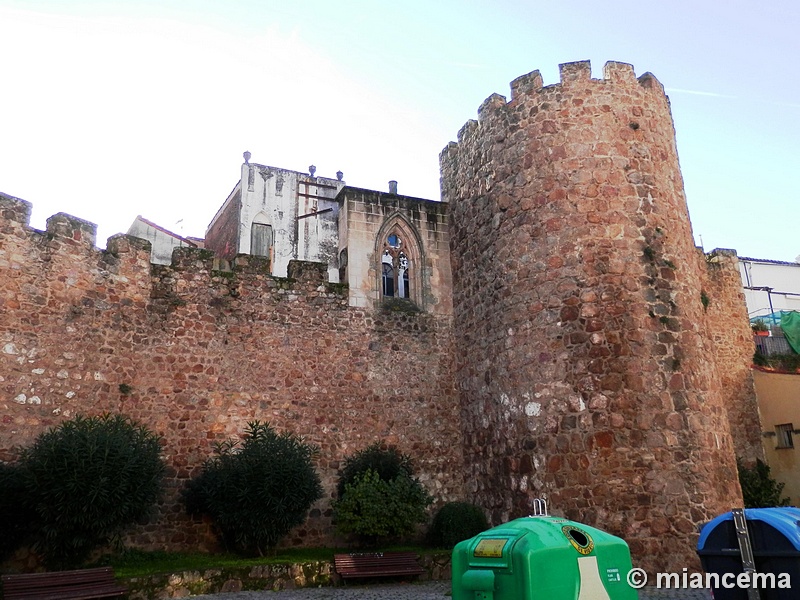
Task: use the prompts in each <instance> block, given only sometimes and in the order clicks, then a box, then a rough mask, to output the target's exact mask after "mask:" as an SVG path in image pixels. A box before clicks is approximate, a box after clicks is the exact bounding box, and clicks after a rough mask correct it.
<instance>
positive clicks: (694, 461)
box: [441, 62, 741, 571]
mask: <svg viewBox="0 0 800 600" xmlns="http://www.w3.org/2000/svg"><path fill="white" fill-rule="evenodd" d="M511 88H512V98H511V100H510V101H509V102H506V100H505V98H503V97H501V96H498V95H493V96H491V97H489V98H488V99H487V100H486V101H485V102H484V103H483V104H482V106H481V107H480V109H479V120H478V121H477V122H475V121H471V122H468V123H467V124H466V125H465V126H464V127H463V128H462V130H461V131H460V132H459V136H458V140H459V141H458V143H451V144H450V145H449V146H448V147H446V148H445V149H444V151H443V152H442V156H441V168H442V198H443V200H446V201H448V202H449V204H450V212H451V220H450V225H451V232H450V240H451V244H450V245H451V253H452V263H453V310H454V315H455V318H454V327H455V335H456V345H457V348H458V353H457V355H456V360H457V367H456V373H457V381H458V382H459V386H460V395H461V411H462V419H463V428H464V449H465V463H466V465H467V469H468V470H469V477H468V481H467V484H466V485H467V493H468V494H469V495H470V496H471V497H473V498H474V499H475V500H476V501H477V502H478V503H480V504H481V505H483V506H484V507H486V508H488V509H490V510H491V512H492V516H493V520H494V522H495V523H497V522H500V521H504V520H506V519H508V518H511V517H516V516H520V515H524V514H528V513H529V512H530V499H531V498H533V497H537V496H546V497H548V498H549V500H550V504H551V507H552V510H553V511H554V512H556V513H559V512H560V513H563V514H565V515H566V516H568V517H570V518H574V519H576V520H578V521H582V522H585V523H588V524H590V525H597V526H599V527H601V528H603V529H606V530H608V531H611V532H613V533H615V534H618V535H621V536H622V537H624V538H625V539H626V540H627V541H628V542H629V544H630V547H631V551H632V553H633V556H634V560H635V562H636V563H637V564H638V565H640V566H644V567H645V568H648V569H650V570H653V571H655V570H658V571H670V570H676V571H680V569H681V568H683V567H686V566H693V565H697V558H696V555H695V553H694V544H695V541H696V531H697V529H696V528H697V524H698V523H700V522H702V521H704V520H707V519H709V518H710V517H712V516H714V515H716V514H719V513H720V512H723V511H726V510H730V507H731V503H732V502H733V503H734V504H735V502H736V501H735V499H736V498H740V495H741V492H740V489H739V485H738V482H737V477H736V469H735V462H734V451H733V442H732V439H731V435H730V431H729V428H728V423H727V418H726V417H727V415H726V410H725V407H724V405H723V400H722V395H721V383H720V380H719V377H718V375H717V368H716V364H715V363H714V357H713V356H712V355H709V353H708V352H707V351H706V348H705V345H704V342H703V339H702V335H703V327H704V326H703V323H704V311H703V306H702V303H701V298H700V293H699V291H700V289H701V280H702V277H703V274H702V273H701V270H700V266H699V265H698V262H697V260H696V257H695V249H694V244H693V238H692V234H691V226H690V223H689V216H688V211H687V207H686V202H685V198H684V192H683V183H682V179H681V174H680V169H679V165H678V157H677V152H676V148H675V137H674V130H673V125H672V120H671V115H670V109H669V103H668V100H667V98H666V96H665V95H664V91H663V88H662V86H661V85H660V83H659V82H658V81H657V80H656V79H655V78H654V77H653V76H652V75H650V74H646V75H643V76H642V77H640V78H639V79H638V80H637V79H636V77H635V75H634V72H633V68H632V67H631V66H630V65H625V64H621V63H608V64H607V65H606V67H605V70H604V78H603V79H600V80H596V79H591V70H590V66H589V64H588V62H581V63H571V64H566V65H562V66H561V82H560V83H559V84H557V85H551V86H547V87H543V86H542V79H541V76H540V75H539V73H538V72H534V73H531V74H529V75H526V76H524V77H520V78H519V79H517V80H515V81H514V82H512V84H511Z"/></svg>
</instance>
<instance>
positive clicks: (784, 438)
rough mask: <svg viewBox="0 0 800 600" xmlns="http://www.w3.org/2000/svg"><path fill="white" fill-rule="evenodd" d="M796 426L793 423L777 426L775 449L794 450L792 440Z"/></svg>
mask: <svg viewBox="0 0 800 600" xmlns="http://www.w3.org/2000/svg"><path fill="white" fill-rule="evenodd" d="M793 431H794V426H793V425H792V424H791V423H783V424H781V425H776V426H775V434H776V438H775V442H776V443H775V447H776V448H794V440H793V439H792V432H793Z"/></svg>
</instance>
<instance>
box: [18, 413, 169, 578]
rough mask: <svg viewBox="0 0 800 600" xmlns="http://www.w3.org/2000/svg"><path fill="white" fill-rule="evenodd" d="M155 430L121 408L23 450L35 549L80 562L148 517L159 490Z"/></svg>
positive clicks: (60, 562)
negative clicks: (119, 410) (122, 411)
mask: <svg viewBox="0 0 800 600" xmlns="http://www.w3.org/2000/svg"><path fill="white" fill-rule="evenodd" d="M160 454H161V444H160V443H159V438H158V436H157V435H155V434H154V433H152V432H151V431H149V430H148V429H147V428H146V427H144V426H143V425H141V424H139V423H137V422H135V421H133V420H131V419H130V418H128V417H125V416H123V415H110V414H105V415H102V416H96V417H83V416H78V417H75V418H74V419H72V420H70V421H64V422H63V423H61V424H60V425H58V426H57V427H53V428H51V429H50V430H48V431H46V432H45V433H43V434H41V435H40V436H39V437H38V438H37V439H36V441H35V442H34V444H33V446H31V447H30V448H25V449H23V450H22V451H21V452H20V458H19V467H20V471H21V474H22V488H23V490H24V499H25V501H26V502H29V503H30V507H31V511H32V512H31V532H32V536H33V540H34V546H33V547H34V549H35V550H36V551H37V552H38V553H39V554H41V556H42V557H43V559H44V562H45V564H46V565H47V566H48V567H53V568H69V567H75V566H79V565H80V564H82V563H83V562H85V561H86V559H87V558H88V557H89V555H90V554H91V552H92V551H93V550H94V549H96V548H97V547H99V546H102V545H103V544H105V543H107V542H109V541H111V540H112V539H114V538H116V537H117V536H118V535H119V534H121V532H122V531H123V530H124V529H125V528H126V527H128V526H130V525H132V524H134V523H136V522H137V521H140V520H141V519H143V518H145V517H146V516H147V515H148V514H149V513H150V511H151V509H152V508H153V506H154V505H155V503H156V501H157V500H158V498H159V496H160V493H161V489H162V478H163V475H164V470H165V467H164V463H163V461H162V459H161V456H160Z"/></svg>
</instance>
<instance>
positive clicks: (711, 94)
mask: <svg viewBox="0 0 800 600" xmlns="http://www.w3.org/2000/svg"><path fill="white" fill-rule="evenodd" d="M664 90H665V91H667V92H676V93H678V94H694V95H695V96H713V97H715V98H736V97H737V96H728V95H727V94H718V93H716V92H701V91H699V90H684V89H681V88H664Z"/></svg>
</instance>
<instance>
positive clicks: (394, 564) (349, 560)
mask: <svg viewBox="0 0 800 600" xmlns="http://www.w3.org/2000/svg"><path fill="white" fill-rule="evenodd" d="M333 561H334V566H335V568H336V572H337V573H338V574H339V575H341V576H342V577H343V578H350V577H353V578H355V577H390V576H393V575H421V574H422V573H424V572H425V569H423V568H422V567H420V566H419V564H418V563H417V555H416V554H414V553H413V552H385V553H364V554H335V555H334V557H333Z"/></svg>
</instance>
